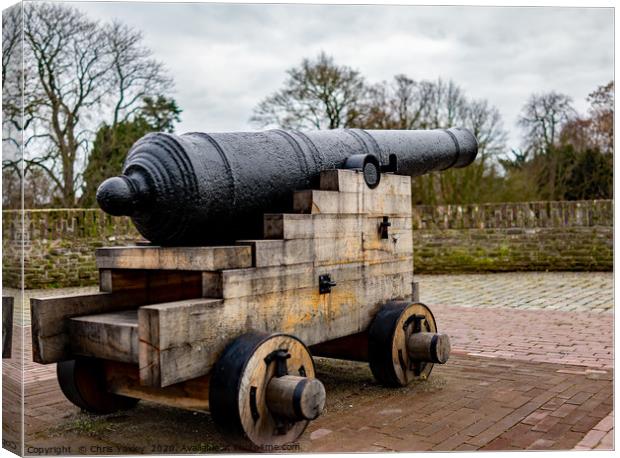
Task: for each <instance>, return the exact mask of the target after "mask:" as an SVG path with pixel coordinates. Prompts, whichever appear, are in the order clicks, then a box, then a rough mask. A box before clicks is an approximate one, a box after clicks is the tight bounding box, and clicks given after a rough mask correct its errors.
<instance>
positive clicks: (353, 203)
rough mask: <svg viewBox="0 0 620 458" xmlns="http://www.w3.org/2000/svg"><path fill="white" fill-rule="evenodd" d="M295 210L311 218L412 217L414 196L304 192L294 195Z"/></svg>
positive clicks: (297, 192)
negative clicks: (314, 215)
mask: <svg viewBox="0 0 620 458" xmlns="http://www.w3.org/2000/svg"><path fill="white" fill-rule="evenodd" d="M293 209H294V210H295V211H296V212H299V213H312V214H314V213H329V214H365V215H376V216H379V215H384V216H385V215H392V216H411V196H406V195H396V196H387V195H384V194H380V193H373V194H359V193H355V192H337V191H317V190H305V191H296V192H295V194H294V195H293Z"/></svg>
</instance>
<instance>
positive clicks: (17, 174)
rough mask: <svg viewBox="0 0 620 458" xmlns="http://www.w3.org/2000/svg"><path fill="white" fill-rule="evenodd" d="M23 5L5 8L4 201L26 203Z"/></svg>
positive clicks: (17, 205)
mask: <svg viewBox="0 0 620 458" xmlns="http://www.w3.org/2000/svg"><path fill="white" fill-rule="evenodd" d="M21 15H22V10H21V5H15V6H13V7H11V8H7V9H5V10H4V11H2V185H3V187H2V204H3V207H4V208H21V203H22V168H23V162H22V148H21V146H22V145H21V143H22V142H21V131H22V128H23V125H22V119H23V118H22V108H23V107H22V103H21V100H22V81H23V71H22V66H21V62H22V53H21V46H20V44H21V39H22V26H21Z"/></svg>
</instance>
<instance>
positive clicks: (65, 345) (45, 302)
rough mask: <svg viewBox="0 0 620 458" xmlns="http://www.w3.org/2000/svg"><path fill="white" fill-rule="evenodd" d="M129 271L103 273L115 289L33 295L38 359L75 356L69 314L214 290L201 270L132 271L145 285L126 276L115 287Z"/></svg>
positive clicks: (106, 285) (44, 361) (124, 307)
mask: <svg viewBox="0 0 620 458" xmlns="http://www.w3.org/2000/svg"><path fill="white" fill-rule="evenodd" d="M126 272H127V271H118V272H110V274H109V275H108V274H103V275H102V276H103V277H104V278H105V277H107V278H108V279H107V280H105V281H104V283H103V287H104V288H110V289H111V291H113V292H100V293H95V294H81V295H75V296H53V297H48V298H32V299H30V308H31V319H32V351H33V359H34V361H35V362H38V363H41V364H48V363H55V362H58V361H62V360H66V359H71V346H70V337H69V327H68V319H69V318H73V317H77V316H82V315H94V314H98V313H105V312H114V311H119V310H128V309H137V308H138V307H140V306H141V305H145V304H155V303H161V302H169V301H180V300H185V299H190V298H195V297H201V296H202V294H203V293H206V294H209V293H212V292H213V291H212V289H211V282H208V285H209V286H205V285H203V283H204V281H205V280H204V277H203V275H202V273H201V272H170V273H167V272H156V273H153V274H150V273H149V274H147V275H146V277H141V273H140V274H139V275H137V276H136V277H134V276H133V275H131V274H130V278H131V279H133V280H136V278H138V277H139V278H142V279H144V281H145V282H146V283H143V284H144V285H145V287H144V288H141V287H138V285H139V284H140V283H138V285H136V284H133V285H132V286H131V287H130V284H131V282H129V281H125V280H123V281H120V286H119V288H118V289H115V286H114V285H115V278H123V277H124V275H125V274H126ZM115 274H117V275H115Z"/></svg>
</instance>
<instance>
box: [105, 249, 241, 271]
mask: <svg viewBox="0 0 620 458" xmlns="http://www.w3.org/2000/svg"><path fill="white" fill-rule="evenodd" d="M96 258H97V267H98V268H99V269H159V270H199V271H205V270H222V269H240V268H243V267H251V266H252V250H251V249H250V247H246V246H241V245H233V246H205V247H166V248H162V247H159V246H133V247H111V248H99V249H98V250H97V252H96Z"/></svg>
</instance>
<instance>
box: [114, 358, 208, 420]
mask: <svg viewBox="0 0 620 458" xmlns="http://www.w3.org/2000/svg"><path fill="white" fill-rule="evenodd" d="M105 372H106V383H107V387H108V390H109V391H110V392H112V393H116V394H120V395H123V396H130V397H132V398H137V399H144V400H146V401H152V402H157V403H159V404H164V405H168V406H171V407H179V408H182V409H189V410H203V411H207V410H209V378H210V377H209V376H206V377H198V378H196V379H193V380H188V381H187V382H182V383H177V384H175V385H170V386H167V387H166V388H159V387H152V386H144V385H141V384H140V375H139V370H138V366H136V365H135V364H127V363H119V362H115V361H106V362H105Z"/></svg>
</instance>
